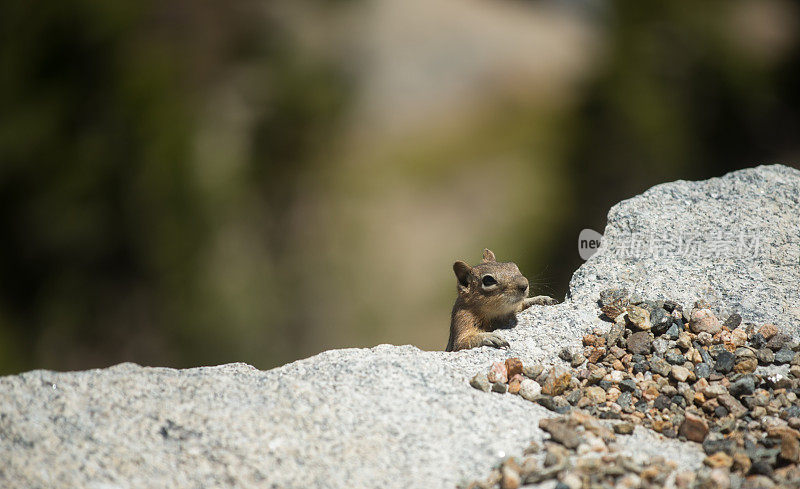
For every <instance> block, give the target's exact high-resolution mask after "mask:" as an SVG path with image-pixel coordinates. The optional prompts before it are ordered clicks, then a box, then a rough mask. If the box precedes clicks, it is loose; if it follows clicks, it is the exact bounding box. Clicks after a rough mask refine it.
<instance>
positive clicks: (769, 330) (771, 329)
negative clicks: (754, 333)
mask: <svg viewBox="0 0 800 489" xmlns="http://www.w3.org/2000/svg"><path fill="white" fill-rule="evenodd" d="M758 332H759V334H760V335H761V336H763V337H764V339H766V340H769V339H771V338H772V337H773V336H775V335H776V334H778V327H777V326H775V325H774V324H765V325H764V326H761V327H760V328H759V329H758Z"/></svg>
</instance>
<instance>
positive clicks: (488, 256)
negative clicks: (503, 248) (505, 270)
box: [483, 248, 497, 263]
mask: <svg viewBox="0 0 800 489" xmlns="http://www.w3.org/2000/svg"><path fill="white" fill-rule="evenodd" d="M491 261H497V258H495V257H494V253H492V250H490V249H489V248H484V249H483V263H489V262H491Z"/></svg>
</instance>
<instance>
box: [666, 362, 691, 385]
mask: <svg viewBox="0 0 800 489" xmlns="http://www.w3.org/2000/svg"><path fill="white" fill-rule="evenodd" d="M689 373H690V372H689V369H688V368H686V367H682V366H680V365H673V366H672V369H671V370H670V375H671V376H672V378H673V379H675V380H677V381H678V382H685V381H686V379H688V378H689Z"/></svg>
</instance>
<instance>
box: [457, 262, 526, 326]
mask: <svg viewBox="0 0 800 489" xmlns="http://www.w3.org/2000/svg"><path fill="white" fill-rule="evenodd" d="M453 271H454V272H455V274H456V278H457V279H458V295H459V297H460V298H461V299H462V300H463V301H464V302H465V303H466V304H469V305H471V306H472V307H477V308H479V309H481V311H482V312H483V313H484V314H485V315H487V316H503V315H507V314H511V313H513V312H514V311H516V310H517V307H518V306H519V305H520V303H521V302H522V300H523V299H525V297H527V296H528V279H526V278H525V277H524V276H523V275H522V272H520V271H519V268H518V267H517V265H516V263H511V262H506V263H503V262H498V261H497V259H496V258H495V256H494V253H492V252H491V250H488V249H485V250H483V262H482V263H480V264H479V265H475V266H474V267H471V266H469V265H467V264H466V263H464V262H463V261H457V262H455V263H454V264H453Z"/></svg>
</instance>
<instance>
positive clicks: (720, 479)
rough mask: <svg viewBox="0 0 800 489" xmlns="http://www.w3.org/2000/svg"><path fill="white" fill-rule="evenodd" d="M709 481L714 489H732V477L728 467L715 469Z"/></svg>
mask: <svg viewBox="0 0 800 489" xmlns="http://www.w3.org/2000/svg"><path fill="white" fill-rule="evenodd" d="M708 481H709V482H710V484H711V487H713V488H714V489H730V487H731V476H730V474H729V473H728V470H727V467H726V468H725V469H722V468H718V469H713V470H712V471H711V474H710V475H709V476H708Z"/></svg>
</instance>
